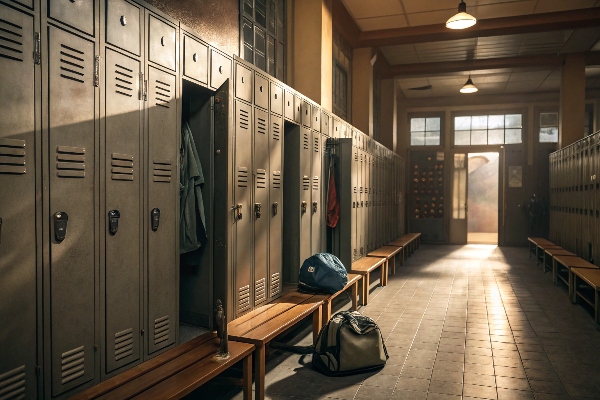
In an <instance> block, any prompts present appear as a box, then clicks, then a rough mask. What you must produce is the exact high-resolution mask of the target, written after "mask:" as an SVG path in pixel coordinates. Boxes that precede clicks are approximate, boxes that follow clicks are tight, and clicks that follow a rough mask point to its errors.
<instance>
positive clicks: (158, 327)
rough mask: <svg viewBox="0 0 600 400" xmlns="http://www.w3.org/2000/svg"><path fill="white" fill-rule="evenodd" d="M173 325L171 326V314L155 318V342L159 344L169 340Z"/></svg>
mask: <svg viewBox="0 0 600 400" xmlns="http://www.w3.org/2000/svg"><path fill="white" fill-rule="evenodd" d="M170 333H171V327H170V326H169V316H168V315H165V316H164V317H160V318H157V319H155V320H154V344H155V345H156V344H159V343H161V342H164V341H165V340H169V334H170Z"/></svg>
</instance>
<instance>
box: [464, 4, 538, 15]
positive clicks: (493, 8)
mask: <svg viewBox="0 0 600 400" xmlns="http://www.w3.org/2000/svg"><path fill="white" fill-rule="evenodd" d="M535 3H536V1H535V0H530V1H520V2H511V3H500V2H498V3H496V4H489V5H479V6H477V7H473V8H472V10H473V12H472V14H473V16H474V17H475V18H477V19H488V18H499V17H513V16H515V15H526V14H532V13H533V8H534V6H535Z"/></svg>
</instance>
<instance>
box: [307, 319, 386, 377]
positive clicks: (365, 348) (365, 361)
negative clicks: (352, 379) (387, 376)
mask: <svg viewBox="0 0 600 400" xmlns="http://www.w3.org/2000/svg"><path fill="white" fill-rule="evenodd" d="M388 358H389V356H388V354H387V350H386V348H385V343H384V342H383V337H382V335H381V331H380V330H379V327H378V326H377V324H376V323H375V321H373V320H372V319H371V318H369V317H366V316H364V315H361V314H360V313H359V312H358V311H341V312H338V313H337V314H335V315H334V316H333V317H331V319H330V320H329V322H328V323H327V324H326V325H325V326H324V327H323V329H321V332H320V333H319V337H318V338H317V343H316V345H315V351H314V353H313V357H312V363H313V366H314V367H315V368H316V369H317V370H318V371H320V372H322V373H323V374H325V375H329V376H343V375H351V374H358V373H362V372H368V371H373V370H376V369H379V368H382V367H383V366H384V365H385V363H386V361H387V359H388Z"/></svg>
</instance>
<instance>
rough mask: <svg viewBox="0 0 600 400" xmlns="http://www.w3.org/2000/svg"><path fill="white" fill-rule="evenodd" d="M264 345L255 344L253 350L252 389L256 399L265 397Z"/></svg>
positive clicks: (260, 399) (262, 399)
mask: <svg viewBox="0 0 600 400" xmlns="http://www.w3.org/2000/svg"><path fill="white" fill-rule="evenodd" d="M265 358H266V357H265V346H264V345H263V346H260V347H259V346H257V347H256V350H254V385H255V387H254V390H255V394H254V396H255V398H256V399H257V400H264V398H265Z"/></svg>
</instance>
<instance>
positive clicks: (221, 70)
mask: <svg viewBox="0 0 600 400" xmlns="http://www.w3.org/2000/svg"><path fill="white" fill-rule="evenodd" d="M219 73H220V74H222V73H223V66H222V65H221V66H219Z"/></svg>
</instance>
